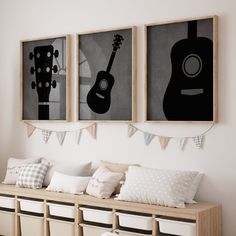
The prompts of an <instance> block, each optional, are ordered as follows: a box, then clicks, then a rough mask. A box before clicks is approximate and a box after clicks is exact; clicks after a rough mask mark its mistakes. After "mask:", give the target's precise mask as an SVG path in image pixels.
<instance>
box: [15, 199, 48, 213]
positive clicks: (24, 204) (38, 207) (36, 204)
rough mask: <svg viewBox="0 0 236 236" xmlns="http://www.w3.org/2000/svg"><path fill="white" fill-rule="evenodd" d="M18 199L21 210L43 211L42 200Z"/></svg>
mask: <svg viewBox="0 0 236 236" xmlns="http://www.w3.org/2000/svg"><path fill="white" fill-rule="evenodd" d="M18 201H19V202H20V210H21V211H28V212H33V213H38V214H43V213H44V207H43V201H35V200H28V199H23V198H19V199H18Z"/></svg>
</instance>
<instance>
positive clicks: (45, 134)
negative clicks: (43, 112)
mask: <svg viewBox="0 0 236 236" xmlns="http://www.w3.org/2000/svg"><path fill="white" fill-rule="evenodd" d="M51 134H52V131H50V130H45V129H43V130H42V135H43V141H44V143H47V142H48V140H49V138H50V136H51Z"/></svg>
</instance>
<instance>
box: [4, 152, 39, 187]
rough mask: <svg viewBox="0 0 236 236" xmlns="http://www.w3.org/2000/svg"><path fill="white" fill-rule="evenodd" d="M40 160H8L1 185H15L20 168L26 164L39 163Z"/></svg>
mask: <svg viewBox="0 0 236 236" xmlns="http://www.w3.org/2000/svg"><path fill="white" fill-rule="evenodd" d="M41 159H42V158H41V157H40V158H28V159H18V158H12V157H11V158H9V159H8V162H7V171H6V176H5V179H4V181H3V184H16V180H17V177H18V174H19V171H20V169H21V167H22V166H24V165H26V164H33V163H39V162H40V161H41Z"/></svg>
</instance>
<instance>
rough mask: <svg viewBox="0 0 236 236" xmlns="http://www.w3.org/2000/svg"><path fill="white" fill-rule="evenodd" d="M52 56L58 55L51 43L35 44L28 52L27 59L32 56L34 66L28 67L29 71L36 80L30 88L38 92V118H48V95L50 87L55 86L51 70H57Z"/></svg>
mask: <svg viewBox="0 0 236 236" xmlns="http://www.w3.org/2000/svg"><path fill="white" fill-rule="evenodd" d="M53 56H55V57H58V56H59V52H58V50H55V52H54V47H53V46H52V45H46V46H37V47H35V48H34V53H32V52H31V53H30V54H29V59H30V60H32V59H33V58H34V65H35V67H31V68H30V73H31V74H34V73H35V77H36V82H34V81H33V82H32V83H31V88H32V89H35V88H36V90H37V93H38V119H39V120H49V96H50V92H51V87H53V88H56V85H57V83H56V81H55V80H53V81H52V71H53V72H54V73H56V72H57V70H58V69H57V66H56V65H54V66H52V64H53Z"/></svg>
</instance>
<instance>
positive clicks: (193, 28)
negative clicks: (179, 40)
mask: <svg viewBox="0 0 236 236" xmlns="http://www.w3.org/2000/svg"><path fill="white" fill-rule="evenodd" d="M188 38H189V39H191V38H197V21H196V20H193V21H189V22H188Z"/></svg>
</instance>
